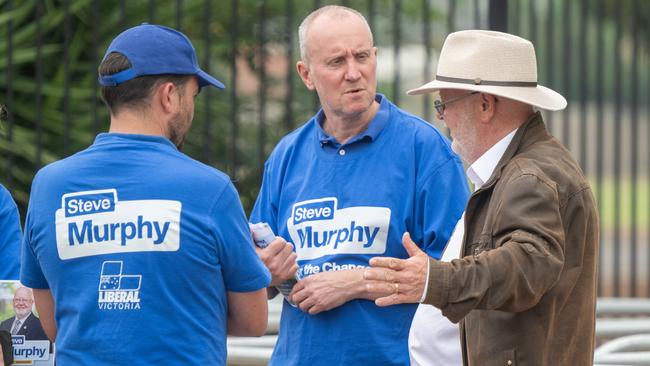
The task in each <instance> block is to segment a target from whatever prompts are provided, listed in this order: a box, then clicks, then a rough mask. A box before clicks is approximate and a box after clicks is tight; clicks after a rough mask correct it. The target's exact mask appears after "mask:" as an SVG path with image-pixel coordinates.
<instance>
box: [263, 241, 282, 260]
mask: <svg viewBox="0 0 650 366" xmlns="http://www.w3.org/2000/svg"><path fill="white" fill-rule="evenodd" d="M285 243H286V241H285V240H284V239H282V238H281V237H279V236H276V237H275V240H273V241H272V242H271V244H269V246H267V247H266V248H264V251H265V252H266V253H267V254H268V255H271V256H274V257H275V256H276V255H277V254H278V253H280V252H282V250H283V249H284V247H285Z"/></svg>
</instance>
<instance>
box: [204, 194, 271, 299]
mask: <svg viewBox="0 0 650 366" xmlns="http://www.w3.org/2000/svg"><path fill="white" fill-rule="evenodd" d="M211 215H212V219H213V222H214V228H213V230H214V232H215V236H216V239H217V253H218V255H219V261H220V263H221V271H222V274H223V279H224V283H225V285H226V290H227V291H234V292H250V291H256V290H259V289H262V288H265V287H267V286H268V285H269V284H270V283H271V275H270V273H269V271H268V270H267V269H266V267H265V266H264V264H263V263H262V261H261V260H260V259H259V257H258V256H257V253H255V249H254V248H253V242H252V238H251V234H250V229H249V228H248V221H247V220H246V216H245V214H244V210H243V208H242V206H241V202H240V201H239V196H238V195H237V191H236V190H235V187H234V186H233V185H232V183H228V186H227V187H226V188H225V189H224V192H223V193H222V194H221V197H220V198H219V199H218V200H217V202H216V203H215V205H214V209H213V211H212V213H211Z"/></svg>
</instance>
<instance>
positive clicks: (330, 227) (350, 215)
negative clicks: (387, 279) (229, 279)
mask: <svg viewBox="0 0 650 366" xmlns="http://www.w3.org/2000/svg"><path fill="white" fill-rule="evenodd" d="M376 100H377V101H378V102H380V108H379V111H378V112H377V114H376V115H375V117H374V119H373V120H372V121H371V122H370V124H369V125H368V128H367V129H366V131H365V132H363V133H361V134H359V135H357V136H356V137H354V138H352V139H351V140H350V141H349V142H347V143H346V144H344V145H341V144H339V143H338V142H337V141H336V139H334V138H333V137H330V136H328V135H327V134H325V132H324V131H323V129H322V128H321V123H322V121H323V118H324V115H323V112H322V110H321V111H320V112H318V114H316V116H314V117H313V118H312V119H311V120H309V121H308V122H307V123H306V124H305V125H304V126H302V127H301V128H299V129H297V130H296V131H294V132H292V133H291V134H289V135H288V136H286V137H285V138H283V139H282V140H281V141H280V143H279V144H278V145H277V146H276V148H275V150H274V151H273V153H272V154H271V156H270V157H269V159H268V161H267V162H266V165H265V171H264V180H263V183H262V188H261V191H260V194H259V196H258V198H257V201H256V203H255V207H254V208H253V212H252V215H251V222H260V221H265V222H268V223H269V224H270V225H271V227H272V228H273V230H274V231H275V232H276V233H277V234H278V235H280V236H282V237H284V238H287V240H290V241H291V242H292V243H293V244H294V247H295V250H296V253H297V255H298V265H299V267H300V268H299V271H298V277H299V278H304V277H306V276H309V275H312V274H315V273H319V272H324V271H332V270H344V269H355V268H363V267H366V266H367V265H368V261H369V260H370V258H372V257H375V256H390V257H398V258H407V257H408V254H407V253H406V250H405V249H404V247H403V245H402V240H401V238H402V234H403V233H404V232H405V231H408V232H410V233H411V237H412V238H413V240H414V241H415V242H416V243H419V244H421V245H422V247H423V248H424V249H425V250H426V251H427V253H429V255H431V256H433V257H435V258H439V257H440V255H441V253H442V251H443V250H444V247H445V245H446V243H447V240H448V239H449V237H450V236H451V233H452V230H453V228H454V226H455V224H456V221H458V219H459V218H460V216H461V214H462V212H463V210H464V207H465V203H466V200H467V196H468V194H469V192H468V187H467V182H466V180H465V174H464V172H463V166H462V164H461V162H460V160H459V159H458V157H457V156H456V155H455V154H454V153H453V152H452V151H451V148H450V146H449V143H448V141H447V140H446V139H445V138H444V137H443V136H442V135H441V134H440V133H439V132H438V131H437V130H436V129H435V128H433V127H432V126H431V125H429V124H428V123H426V122H424V121H423V120H421V119H419V118H417V117H415V116H413V115H410V114H408V113H406V112H404V111H402V110H400V109H399V108H397V107H396V106H395V105H393V104H392V103H390V102H389V101H388V99H387V98H385V97H384V96H382V95H377V98H376ZM416 307H417V305H416V304H404V305H396V306H390V307H385V308H380V307H378V306H376V305H375V304H374V303H373V302H372V301H368V300H353V301H350V302H348V303H346V304H344V305H342V306H339V307H337V308H335V309H332V310H330V311H326V312H323V313H320V314H317V315H309V314H307V313H305V312H303V311H301V310H300V309H298V308H295V307H292V306H290V305H288V303H287V302H286V301H285V303H284V306H283V308H282V318H281V321H280V335H279V338H278V342H277V344H276V347H275V350H274V352H273V356H272V359H271V365H282V366H285V365H328V366H329V365H405V364H409V356H408V344H407V343H408V332H409V328H410V326H411V320H412V318H413V315H414V313H415V309H416Z"/></svg>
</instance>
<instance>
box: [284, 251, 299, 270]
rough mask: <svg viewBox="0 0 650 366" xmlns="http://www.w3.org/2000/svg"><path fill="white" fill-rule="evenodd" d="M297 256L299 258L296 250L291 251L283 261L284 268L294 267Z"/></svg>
mask: <svg viewBox="0 0 650 366" xmlns="http://www.w3.org/2000/svg"><path fill="white" fill-rule="evenodd" d="M296 258H297V256H296V253H295V252H291V253H289V255H288V256H287V258H286V259H285V260H284V262H283V263H282V267H283V268H292V267H294V266H296V265H297V263H296Z"/></svg>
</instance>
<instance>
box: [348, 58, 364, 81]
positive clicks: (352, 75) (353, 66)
mask: <svg viewBox="0 0 650 366" xmlns="http://www.w3.org/2000/svg"><path fill="white" fill-rule="evenodd" d="M359 78H361V71H360V70H359V65H358V64H357V61H356V60H355V59H354V58H353V59H351V60H348V61H347V65H346V69H345V80H347V81H356V80H359Z"/></svg>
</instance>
